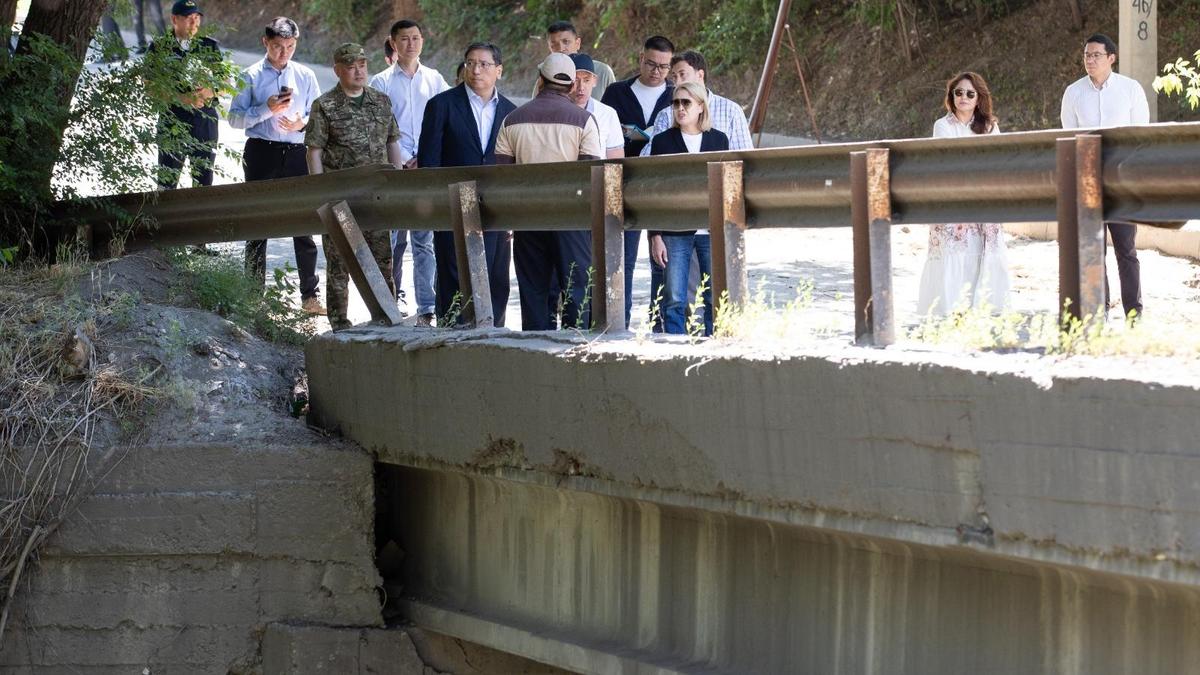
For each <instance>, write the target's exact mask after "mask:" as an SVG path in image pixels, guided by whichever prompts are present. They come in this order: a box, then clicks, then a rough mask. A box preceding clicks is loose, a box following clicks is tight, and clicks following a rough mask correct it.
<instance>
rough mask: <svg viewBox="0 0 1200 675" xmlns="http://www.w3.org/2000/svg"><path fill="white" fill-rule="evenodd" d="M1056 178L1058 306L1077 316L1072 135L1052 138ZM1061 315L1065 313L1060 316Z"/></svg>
mask: <svg viewBox="0 0 1200 675" xmlns="http://www.w3.org/2000/svg"><path fill="white" fill-rule="evenodd" d="M1054 150H1055V158H1054V163H1055V174H1056V177H1057V180H1058V205H1057V206H1058V309H1057V310H1055V311H1056V313H1060V314H1061V313H1062V312H1066V313H1067V316H1070V317H1072V318H1075V319H1079V318H1080V316H1079V212H1078V210H1077V200H1076V197H1075V181H1076V177H1075V139H1074V138H1060V139H1058V140H1057V141H1056V142H1055V146H1054ZM1060 318H1065V317H1060Z"/></svg>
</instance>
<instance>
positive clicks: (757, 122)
mask: <svg viewBox="0 0 1200 675" xmlns="http://www.w3.org/2000/svg"><path fill="white" fill-rule="evenodd" d="M791 9H792V0H780V3H779V10H778V11H776V12H775V27H774V28H773V29H772V30H771V42H770V44H769V45H768V46H767V58H766V62H765V63H764V64H763V71H762V77H760V78H759V80H758V90H757V91H756V92H755V93H754V103H753V104H752V105H751V106H750V119H749V123H750V133H752V134H758V133H762V127H763V122H765V121H766V119H767V103H768V102H769V101H770V100H771V88H772V85H773V84H774V83H775V70H776V68H777V66H778V63H779V49H780V46H781V44H782V42H783V31H784V27H785V26H787V19H788V12H790V11H791Z"/></svg>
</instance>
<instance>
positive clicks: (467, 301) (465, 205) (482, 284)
mask: <svg viewBox="0 0 1200 675" xmlns="http://www.w3.org/2000/svg"><path fill="white" fill-rule="evenodd" d="M450 227H451V228H452V229H453V230H454V256H455V258H456V260H457V263H458V289H459V293H460V294H461V295H462V298H463V301H462V302H463V306H462V310H461V311H460V313H459V320H460V321H462V322H465V323H469V324H471V326H472V327H473V328H491V327H492V326H493V325H495V323H494V322H495V319H494V315H493V314H492V291H491V284H490V283H489V282H488V268H487V251H486V250H485V249H484V245H483V224H482V223H481V221H480V218H479V193H478V191H477V190H476V187H475V181H473V180H469V181H464V182H462V183H453V184H451V185H450Z"/></svg>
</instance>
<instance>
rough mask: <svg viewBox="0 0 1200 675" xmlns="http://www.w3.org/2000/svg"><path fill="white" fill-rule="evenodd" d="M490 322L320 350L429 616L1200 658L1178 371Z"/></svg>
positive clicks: (590, 642)
mask: <svg viewBox="0 0 1200 675" xmlns="http://www.w3.org/2000/svg"><path fill="white" fill-rule="evenodd" d="M471 337H472V336H471V335H470V334H455V337H454V339H455V340H461V339H463V338H468V339H466V340H465V341H463V342H460V343H457V344H450V343H443V342H440V341H439V340H440V338H435V339H430V338H429V333H419V332H413V331H407V330H404V329H389V330H378V329H361V330H357V331H350V332H347V333H342V334H339V335H336V336H325V337H322V338H320V339H318V340H316V341H314V342H313V343H312V344H311V345H310V347H309V349H308V372H309V378H310V386H311V390H312V397H313V405H314V410H315V414H316V416H317V418H318V420H319V421H320V422H322V423H323V424H325V425H326V426H328V427H331V428H334V427H336V428H340V429H341V431H342V432H343V433H344V434H345V435H346V436H348V437H350V438H353V439H355V440H357V441H358V442H360V443H361V444H363V445H364V446H366V447H368V448H371V449H374V450H376V451H377V452H378V453H379V456H380V459H381V460H382V462H383V463H382V464H381V465H380V467H379V472H380V476H381V480H380V482H379V486H380V488H381V489H380V499H381V501H380V503H379V514H380V516H381V521H380V522H381V523H382V524H383V527H382V530H383V534H384V535H385V536H387V537H389V538H392V539H395V540H396V541H397V542H398V543H399V544H400V546H401V547H402V548H403V549H404V551H405V562H404V565H403V579H402V582H403V584H404V598H403V599H401V600H399V601H398V606H399V607H400V608H401V609H402V611H403V612H404V613H405V614H406V615H407V616H408V617H409V618H410V619H412V620H413V621H414V622H415V623H417V624H418V625H422V626H426V627H428V628H429V629H431V630H434V631H438V632H441V633H446V634H450V635H455V636H458V637H462V638H464V639H468V640H471V641H474V642H478V643H480V644H484V645H487V646H491V647H495V648H497V649H501V650H504V651H508V652H512V653H516V654H520V655H522V656H526V657H528V658H531V659H534V660H537V661H541V662H544V663H549V664H553V665H556V666H559V667H562V668H567V669H571V670H577V671H581V672H638V673H641V672H658V671H668V672H669V671H683V672H730V673H734V672H736V673H749V672H755V673H771V672H777V673H784V672H789V673H790V672H812V673H832V672H847V673H893V672H909V673H961V672H1062V673H1107V672H1113V673H1116V672H1142V673H1155V672H1160V673H1179V672H1197V670H1198V669H1200V642H1197V641H1196V640H1195V639H1194V637H1195V635H1197V634H1198V632H1200V574H1198V572H1197V565H1196V562H1197V561H1198V560H1200V556H1197V553H1196V552H1197V538H1198V537H1200V528H1198V527H1197V525H1198V524H1200V522H1198V519H1197V514H1198V513H1200V509H1198V508H1197V502H1198V501H1200V498H1198V496H1197V490H1196V487H1197V486H1196V485H1195V483H1196V480H1197V479H1196V478H1195V476H1197V475H1200V473H1198V472H1197V471H1196V469H1197V457H1196V455H1197V454H1200V451H1198V450H1197V449H1196V448H1195V444H1194V440H1193V439H1195V438H1197V437H1200V433H1198V432H1200V429H1198V428H1197V427H1200V421H1198V420H1197V419H1195V417H1196V416H1194V415H1181V414H1179V411H1180V410H1185V409H1194V406H1195V405H1196V404H1197V403H1200V394H1198V393H1197V390H1196V387H1195V386H1194V384H1195V382H1196V380H1195V379H1189V378H1190V376H1189V375H1187V374H1186V373H1179V372H1174V373H1172V374H1171V377H1172V379H1173V380H1174V382H1175V383H1174V384H1172V385H1169V386H1165V385H1153V386H1152V385H1149V384H1147V383H1145V382H1139V381H1135V380H1133V379H1130V378H1128V377H1126V378H1123V379H1118V378H1117V377H1110V378H1094V377H1089V376H1087V375H1086V374H1082V373H1081V372H1079V369H1078V367H1077V366H1071V365H1070V364H1063V363H1053V362H1049V361H1045V360H1041V359H1036V358H1032V357H1028V358H1027V357H1024V356H1016V355H1010V356H1007V357H1005V356H996V355H993V356H987V357H981V358H976V359H970V360H969V363H968V365H969V366H970V369H967V368H964V367H962V365H961V363H954V362H952V361H951V360H944V361H943V362H941V363H929V361H930V359H931V358H932V357H929V356H928V355H925V356H922V357H920V359H921V360H922V362H921V363H917V362H915V361H914V360H913V359H912V358H908V357H905V356H904V355H903V354H899V355H897V354H889V353H884V352H879V351H870V350H858V349H852V348H847V349H845V350H841V351H839V352H838V353H835V354H823V355H818V354H808V355H796V356H792V357H788V358H779V359H771V360H765V359H762V358H761V357H759V358H746V357H745V356H744V355H738V354H733V353H729V352H728V351H722V348H721V347H718V346H711V345H709V346H701V347H683V346H681V345H670V344H666V345H664V344H658V345H652V346H650V347H649V349H647V348H646V347H645V346H643V347H642V348H641V350H642V352H643V353H642V358H640V359H637V358H633V357H632V356H631V355H630V354H629V353H628V352H627V351H624V350H628V349H629V348H630V347H631V346H632V345H630V344H621V343H616V342H613V343H604V342H602V343H597V344H592V345H590V346H581V345H580V344H572V343H570V341H567V342H562V341H549V340H538V339H530V338H528V337H523V338H517V337H496V336H494V335H493V336H492V337H484V336H481V335H475V336H474V338H476V339H469V338H471ZM685 353H687V354H690V355H689V356H683V354H685ZM909 357H911V355H909Z"/></svg>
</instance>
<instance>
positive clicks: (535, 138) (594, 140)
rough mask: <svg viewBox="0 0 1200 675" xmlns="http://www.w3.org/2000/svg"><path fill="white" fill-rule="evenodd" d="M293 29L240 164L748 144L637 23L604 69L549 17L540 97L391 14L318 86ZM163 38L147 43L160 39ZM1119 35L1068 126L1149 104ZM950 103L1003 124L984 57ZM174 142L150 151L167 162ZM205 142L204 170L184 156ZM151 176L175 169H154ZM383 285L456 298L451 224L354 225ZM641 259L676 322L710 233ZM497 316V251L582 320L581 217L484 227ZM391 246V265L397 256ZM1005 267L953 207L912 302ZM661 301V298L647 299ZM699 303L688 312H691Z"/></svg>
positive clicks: (335, 264) (205, 112)
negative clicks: (430, 61)
mask: <svg viewBox="0 0 1200 675" xmlns="http://www.w3.org/2000/svg"><path fill="white" fill-rule="evenodd" d="M201 17H202V13H201V12H200V9H199V8H198V7H197V6H196V2H195V0H179V1H178V2H176V3H175V4H174V6H173V8H172V31H171V32H169V33H167V34H166V35H164V36H163V38H162V42H163V45H162V46H163V47H164V48H170V49H172V50H174V51H175V52H176V53H178V54H179V56H180V57H181V58H185V57H186V55H187V54H188V53H189V52H190V51H194V50H202V49H208V50H216V49H218V47H217V45H216V43H215V42H213V41H211V40H210V39H209V38H199V39H196V38H195V35H196V29H198V28H199V22H200V18H201ZM299 37H300V29H299V26H297V24H296V22H294V21H292V20H291V19H288V18H285V17H277V18H275V19H273V20H272V21H271V22H270V23H269V24H268V25H267V26H266V28H265V30H264V34H263V37H262V44H263V47H264V49H265V52H266V53H265V55H264V57H263V58H262V60H260V61H258V62H257V63H255V64H253V65H251V66H250V67H249V68H247V69H246V70H245V73H244V76H245V77H244V86H243V87H242V89H241V91H239V92H238V93H237V95H236V96H235V97H234V99H233V102H232V104H231V105H230V109H229V121H230V124H231V126H233V127H235V128H240V129H244V130H245V132H246V136H247V141H246V149H245V153H244V155H243V165H244V170H245V177H246V180H248V181H250V180H266V179H271V178H281V177H287V176H300V175H306V174H318V173H322V172H324V171H328V170H336V169H347V168H352V167H356V166H363V165H367V164H374V163H380V162H387V163H390V164H391V165H393V166H395V167H396V168H398V169H413V168H427V167H449V166H479V165H489V164H529V163H541V162H560V161H575V160H590V159H601V158H619V157H636V156H642V155H664V154H676V153H694V152H710V151H722V150H743V149H750V148H752V147H753V145H752V142H751V137H750V131H749V125H748V123H747V120H746V115H745V112H744V110H743V109H742V107H741V106H740V105H738V104H737V103H735V102H733V101H731V100H729V99H727V98H724V97H722V96H720V95H718V94H716V93H714V92H713V91H712V90H711V89H710V88H709V87H708V84H707V79H708V65H707V63H706V61H705V59H704V57H703V55H701V54H700V53H698V52H696V51H690V50H689V51H682V52H678V53H677V52H676V49H675V45H674V44H673V43H672V42H671V41H670V40H669V39H667V38H665V37H663V36H659V35H655V36H652V37H650V38H648V39H647V40H646V41H645V42H644V44H643V45H642V50H641V52H640V54H639V63H638V72H637V74H636V75H634V76H633V77H631V78H629V79H625V80H616V79H615V78H614V76H613V71H612V69H611V68H610V67H609V66H608V65H606V64H604V63H602V62H600V61H597V60H596V59H594V58H592V57H591V56H589V55H588V54H584V53H581V52H580V51H579V48H580V45H581V42H582V41H581V39H580V37H579V33H578V31H577V30H576V29H575V27H574V26H572V25H571V24H570V23H568V22H565V21H559V22H555V23H553V24H551V25H550V26H549V27H548V30H547V44H548V46H549V51H550V53H549V54H548V55H547V56H546V58H545V59H544V60H543V61H542V62H541V63H540V64H539V66H538V79H537V82H536V84H535V87H534V98H533V99H532V100H530V101H529V102H528V103H526V104H524V105H522V106H519V107H518V106H517V105H515V104H514V103H513V102H512V101H510V100H509V99H508V98H507V97H505V96H503V95H502V94H501V93H500V92H499V90H498V88H497V83H498V81H499V80H500V79H501V77H502V76H503V69H504V64H503V59H502V53H501V50H500V48H499V47H498V46H496V45H494V44H491V43H488V42H475V43H472V44H470V45H468V46H467V47H466V49H465V50H464V52H463V60H462V63H461V64H460V66H459V78H458V79H459V80H460V81H459V82H458V83H457V84H456V85H455V86H451V85H450V84H449V83H448V82H447V81H446V79H445V78H444V77H443V76H442V75H441V74H440V73H439V72H438V71H437V70H435V69H433V68H430V67H428V66H426V65H424V64H423V63H421V60H420V57H421V52H422V48H423V44H424V32H423V31H422V29H421V26H420V25H419V24H418V23H417V22H415V21H412V20H408V19H403V20H400V21H397V22H396V23H394V24H393V25H392V27H391V31H390V36H389V38H388V40H387V44H386V47H387V59H388V63H389V65H388V67H387V68H386V69H385V70H383V71H381V72H379V73H376V74H375V75H373V76H371V75H370V74H369V73H368V70H367V55H366V52H365V50H364V49H363V47H362V46H361V45H358V44H355V43H345V44H343V45H341V46H340V47H338V48H337V50H336V51H335V52H334V54H333V68H334V72H335V74H336V75H337V78H338V84H337V86H335V87H334V88H333V89H332V90H330V91H328V92H324V93H322V92H321V91H320V86H319V85H318V84H317V79H316V76H315V74H314V73H313V71H312V70H311V69H310V68H308V67H306V66H304V65H303V64H299V63H296V62H294V61H293V60H292V55H293V54H294V52H295V49H296V43H297V41H298V39H299ZM158 44H159V41H158V40H156V41H155V44H154V45H152V46H151V48H152V49H154V48H156V46H158ZM1115 61H1116V46H1115V45H1114V44H1113V43H1112V40H1111V39H1109V38H1107V37H1106V36H1103V35H1094V36H1091V37H1089V38H1088V39H1087V41H1086V44H1085V48H1084V66H1085V69H1086V70H1087V76H1085V77H1083V78H1082V79H1080V80H1079V81H1077V82H1075V83H1073V84H1072V85H1071V86H1070V87H1068V88H1067V90H1066V92H1065V94H1064V96H1063V104H1062V122H1063V126H1064V128H1075V127H1094V126H1118V125H1124V124H1139V123H1145V122H1147V121H1148V115H1149V113H1148V107H1147V104H1146V98H1145V94H1144V93H1143V92H1142V89H1141V87H1140V86H1139V85H1138V84H1137V83H1136V82H1135V81H1133V80H1131V79H1129V78H1126V77H1123V76H1121V75H1118V74H1116V73H1113V72H1112V66H1113V64H1114V63H1115ZM185 98H187V100H186V101H181V104H180V105H179V106H177V108H172V114H176V115H178V116H179V117H180V119H185V118H186V120H187V122H188V123H189V124H194V126H195V127H196V130H197V132H198V133H201V134H207V133H209V129H208V128H207V127H206V126H205V125H206V124H208V123H210V122H211V126H212V127H213V129H212V130H211V135H212V140H213V141H215V126H216V114H215V109H214V108H213V106H214V105H215V99H214V98H213V94H212V92H211V91H196V92H191V93H189V94H187V95H185ZM943 103H944V106H945V108H946V115H945V116H944V117H943V118H941V119H938V120H937V121H936V123H935V124H934V136H937V137H962V136H972V135H978V134H995V133H999V131H1000V130H999V123H998V120H997V118H996V115H995V113H994V110H993V106H992V97H991V92H990V90H989V89H988V86H987V83H986V81H985V80H984V78H983V77H982V76H980V75H979V74H978V73H973V72H964V73H961V74H959V75H956V76H955V77H953V78H951V79H950V80H949V81H948V83H947V85H946V91H945V98H944V101H943ZM182 159H183V158H181V157H175V156H165V157H164V156H161V155H160V164H163V165H164V166H168V167H173V168H175V169H176V171H175V176H176V179H177V173H178V171H177V169H178V167H180V166H182ZM195 159H200V160H201V161H200V162H199V164H200V167H201V168H200V170H199V171H197V170H196V165H197V162H196V161H195ZM204 159H205V158H193V176H194V179H196V182H197V183H198V184H201V185H208V184H211V182H212V180H211V157H210V158H208V160H209V161H208V164H207V166H208V167H209V168H208V169H207V173H206V172H205V169H204V167H205V161H204ZM160 185H161V186H162V187H163V188H170V187H174V182H173V181H170V182H168V181H160ZM1108 226H1109V229H1110V232H1111V233H1112V235H1113V241H1114V246H1115V248H1116V249H1117V260H1118V267H1119V269H1120V276H1121V287H1122V300H1123V302H1124V305H1125V310H1126V313H1127V314H1129V313H1130V312H1134V313H1135V315H1140V313H1141V300H1140V289H1139V283H1138V281H1139V278H1138V276H1139V275H1138V268H1137V255H1136V252H1135V250H1134V234H1135V233H1136V227H1135V226H1133V225H1132V224H1125V223H1109V224H1108ZM364 234H365V236H366V238H367V241H368V243H369V245H370V248H371V250H372V252H373V253H374V255H375V258H376V260H377V261H378V263H379V265H380V268H381V270H382V271H383V272H384V276H385V278H386V279H387V280H388V283H389V286H391V288H392V291H393V293H395V292H397V289H399V288H400V285H401V284H400V280H401V272H402V270H401V269H400V265H399V261H400V260H401V259H402V256H403V253H404V251H405V250H406V248H407V246H408V245H409V244H411V245H412V247H413V260H414V264H413V268H414V269H413V281H414V283H413V286H414V290H415V296H416V297H415V298H414V300H415V303H416V314H417V319H418V323H419V324H422V325H431V324H432V323H433V322H434V321H435V317H436V316H443V317H451V316H453V315H454V313H455V312H454V306H455V303H456V302H462V298H461V296H460V294H459V286H458V273H459V272H458V270H457V269H456V258H455V254H454V246H453V238H452V235H451V234H450V233H449V232H437V233H434V232H423V231H414V230H404V229H401V230H397V231H396V232H395V233H393V234H391V235H389V234H388V233H384V232H366V233H364ZM646 236H647V243H648V251H649V264H650V266H651V267H650V269H651V288H650V297H651V304H652V310H651V316H652V317H657V318H658V321H657V322H656V324H657V325H656V329H661V330H663V331H665V332H668V333H683V332H685V331H686V330H687V328H686V322H687V319H686V315H687V308H688V292H689V289H695V288H696V286H697V282H698V279H699V280H700V285H701V287H707V284H706V283H704V282H703V278H704V276H705V275H708V274H710V267H711V260H710V257H711V244H710V241H709V235H708V232H707V231H706V230H704V229H697V230H695V231H691V232H648V233H647V235H646ZM641 240H642V235H641V232H640V231H629V232H627V233H626V235H625V272H626V273H625V285H626V287H625V297H626V307H625V313H626V316H625V319H626V323H627V324H628V322H629V319H630V318H631V317H630V315H631V313H632V297H633V272H634V270H635V268H636V266H637V263H638V255H639V250H640V248H641ZM484 243H485V249H486V254H487V262H488V271H489V275H490V279H489V281H490V291H491V296H492V307H493V310H494V318H495V322H496V325H498V326H503V325H504V324H505V314H506V312H505V308H506V307H507V305H508V298H509V294H510V281H509V265H510V262H511V263H513V264H514V265H515V268H516V276H517V284H518V290H519V293H520V307H521V323H522V328H524V329H525V330H546V329H553V328H557V327H560V326H561V327H579V328H587V327H589V326H590V307H589V306H588V305H589V304H590V302H589V298H590V293H589V289H588V285H589V282H590V280H589V270H590V269H591V263H592V258H591V256H592V251H591V236H590V233H588V232H586V231H555V232H526V231H520V232H517V233H516V234H515V236H513V235H511V234H510V233H508V232H503V231H489V232H487V233H485V236H484ZM294 245H295V250H296V259H297V267H298V268H299V274H300V287H301V295H302V302H303V307H304V309H305V310H306V311H309V312H313V313H318V314H321V313H326V308H324V307H322V306H321V303H320V300H319V299H318V283H317V278H316V244H315V243H314V241H313V239H312V237H296V238H295V240H294ZM324 249H325V256H326V260H327V283H326V291H327V304H328V309H327V313H328V316H329V321H330V324H331V326H332V327H333V328H334V329H335V330H338V329H342V328H346V327H349V326H350V323H349V320H348V318H347V292H348V281H349V277H348V273H347V271H346V269H345V267H344V266H343V264H342V262H341V260H340V259H339V256H338V253H337V251H336V249H335V248H334V247H333V246H331V245H329V244H326V245H325V246H324ZM246 257H247V267H248V269H249V270H251V271H252V273H253V274H255V275H257V276H258V277H259V278H262V277H263V276H264V275H265V242H264V241H251V242H248V243H247V245H246ZM393 263H395V264H393ZM1008 288H1009V281H1008V270H1007V261H1006V256H1005V246H1004V238H1003V233H1002V231H1001V229H1000V226H999V225H996V224H979V223H961V224H951V225H936V226H931V228H930V237H929V253H928V260H927V262H926V265H925V270H924V273H923V275H922V280H921V290H920V297H919V301H918V304H919V309H920V312H921V313H922V314H928V313H933V314H944V313H947V312H950V311H956V310H960V309H963V308H969V307H978V306H984V305H986V306H987V307H990V308H992V309H993V310H1000V309H1003V308H1004V307H1005V306H1006V305H1007V302H1008V301H1007V295H1008ZM703 305H704V310H703V312H704V316H703V320H702V322H700V321H698V322H697V323H698V325H702V326H703V330H704V332H705V334H711V332H712V324H713V313H712V298H711V293H709V292H708V291H705V292H704V294H703ZM654 307H657V309H658V311H654V309H653V308H654ZM694 319H698V317H694Z"/></svg>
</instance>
